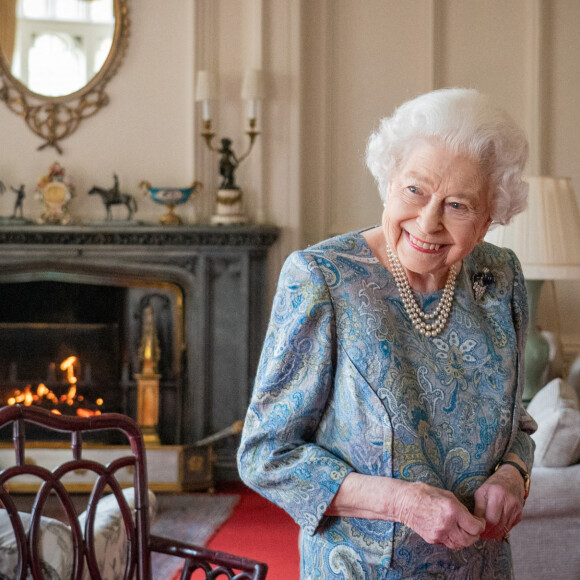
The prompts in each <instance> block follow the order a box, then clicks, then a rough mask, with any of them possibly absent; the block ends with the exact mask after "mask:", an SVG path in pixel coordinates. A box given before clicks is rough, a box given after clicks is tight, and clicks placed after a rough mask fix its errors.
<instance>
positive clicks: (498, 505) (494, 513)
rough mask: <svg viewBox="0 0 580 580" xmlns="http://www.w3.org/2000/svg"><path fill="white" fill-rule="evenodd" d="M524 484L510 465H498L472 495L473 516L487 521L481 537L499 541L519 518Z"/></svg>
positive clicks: (522, 503) (522, 502) (520, 517)
mask: <svg viewBox="0 0 580 580" xmlns="http://www.w3.org/2000/svg"><path fill="white" fill-rule="evenodd" d="M523 507H524V483H523V480H522V476H521V474H520V473H519V472H518V470H517V469H516V468H515V467H512V466H511V465H502V466H501V467H500V468H499V469H498V470H497V471H496V472H495V473H494V474H493V475H491V476H490V477H489V478H488V479H487V480H486V481H485V483H484V484H483V485H482V486H481V487H480V488H479V489H478V490H477V491H476V492H475V509H474V515H475V516H477V517H481V518H484V519H485V521H486V522H487V525H486V526H485V530H484V532H483V533H482V534H481V537H482V538H489V539H493V540H502V539H504V538H506V536H507V535H508V533H509V531H510V530H511V529H512V528H513V527H514V526H515V525H516V524H517V523H519V521H520V520H521V519H522V510H523Z"/></svg>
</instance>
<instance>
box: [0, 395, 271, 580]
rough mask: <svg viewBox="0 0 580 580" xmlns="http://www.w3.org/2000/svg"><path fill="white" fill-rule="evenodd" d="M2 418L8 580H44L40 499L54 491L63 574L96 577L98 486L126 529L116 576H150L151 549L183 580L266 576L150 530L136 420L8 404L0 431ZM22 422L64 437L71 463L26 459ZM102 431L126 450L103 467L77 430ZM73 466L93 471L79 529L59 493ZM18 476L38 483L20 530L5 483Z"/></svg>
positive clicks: (260, 567) (1, 489)
mask: <svg viewBox="0 0 580 580" xmlns="http://www.w3.org/2000/svg"><path fill="white" fill-rule="evenodd" d="M10 423H12V425H13V441H14V451H15V453H16V461H15V465H13V466H10V467H6V468H4V469H2V470H1V471H0V508H4V509H5V510H6V511H7V514H8V516H9V521H10V523H11V524H12V529H13V532H14V536H15V539H16V545H17V550H18V572H17V576H15V577H16V578H18V579H19V580H24V579H25V578H26V577H27V574H28V573H30V574H31V575H32V577H33V578H34V579H42V578H44V576H43V572H42V566H43V564H42V562H41V559H40V556H39V545H40V538H41V533H42V532H41V521H42V520H41V515H42V514H43V509H44V508H45V505H46V502H47V499H48V498H49V496H53V498H54V495H56V496H57V498H58V502H57V503H59V504H60V506H61V507H62V510H63V513H65V514H66V524H67V525H68V527H69V528H70V533H71V536H72V546H73V566H72V574H71V576H70V578H71V579H74V580H80V579H81V578H82V576H83V569H84V568H85V566H86V567H87V568H88V571H89V574H90V578H92V579H100V578H101V572H100V571H99V567H98V564H97V555H98V554H96V553H95V546H94V523H95V517H96V515H95V514H96V510H97V505H98V502H99V500H100V499H101V498H103V496H104V493H105V492H106V491H107V492H108V491H110V492H112V494H114V496H115V498H116V500H117V502H118V506H119V508H120V511H121V514H122V525H123V527H124V530H125V532H126V534H127V541H128V550H127V554H126V560H125V565H124V573H123V574H122V576H120V577H122V578H123V580H129V579H132V578H137V579H139V580H150V579H151V554H152V553H154V552H158V553H163V554H169V555H173V556H177V557H180V558H182V559H183V560H184V563H183V572H182V575H181V578H182V579H183V580H185V579H187V578H189V577H190V575H191V574H192V573H193V572H195V571H197V570H201V571H202V572H205V576H199V575H195V576H194V578H196V579H197V578H206V579H214V578H220V579H221V578H228V579H230V580H263V579H264V578H266V572H267V566H266V565H265V564H263V563H260V562H257V561H254V560H250V559H247V558H242V557H238V556H234V555H232V554H226V553H223V552H217V551H214V550H209V549H207V548H204V547H199V546H194V545H190V544H186V543H184V542H177V541H174V540H170V539H167V538H161V537H158V536H155V535H151V533H150V521H149V520H150V518H149V496H148V493H149V492H148V489H147V466H146V454H145V446H144V443H143V438H142V435H141V431H140V429H139V427H138V425H137V424H136V423H135V422H134V421H133V420H132V419H130V418H129V417H127V416H125V415H121V414H117V413H108V414H103V415H101V416H97V417H89V418H80V417H68V416H63V415H54V414H52V413H49V412H48V411H46V410H44V409H41V408H38V407H23V406H19V405H16V406H9V407H3V408H1V409H0V429H2V428H3V427H5V426H6V425H8V424H10ZM28 424H32V425H34V426H35V427H31V428H32V429H38V428H39V427H40V428H42V429H43V430H47V431H49V432H60V433H68V434H70V436H71V451H72V458H71V460H70V461H66V462H65V463H63V464H61V465H60V466H59V467H57V468H55V469H52V470H48V469H46V468H44V467H41V466H39V465H31V464H29V463H27V461H26V439H25V429H26V426H27V425H28ZM104 430H113V431H116V432H120V433H122V434H124V436H125V437H126V439H127V440H128V443H129V444H130V451H128V452H127V455H126V456H125V457H121V458H117V459H115V460H113V461H111V462H110V463H109V464H107V465H103V464H101V463H98V462H96V461H94V460H90V459H83V457H82V453H83V444H82V433H83V432H95V431H104ZM126 468H129V469H132V470H133V474H134V481H133V485H134V509H131V508H130V507H129V505H128V503H127V501H126V498H125V495H124V494H123V491H122V489H121V485H120V484H119V482H118V481H117V479H116V475H117V474H118V472H119V470H121V469H124V470H126ZM75 470H89V471H91V472H93V473H94V474H95V483H94V486H93V488H92V492H91V494H90V497H89V501H88V506H87V509H86V512H85V513H86V514H87V515H86V519H85V524H84V526H83V527H84V530H82V529H81V525H80V524H79V520H78V514H77V511H76V509H75V507H74V504H73V501H71V494H69V492H67V490H66V489H65V485H64V484H63V481H62V480H63V477H65V476H66V474H69V473H71V472H74V471H75ZM125 473H126V471H125ZM23 475H28V476H30V475H33V476H35V477H36V478H38V480H39V489H38V491H37V493H36V496H35V498H34V505H33V508H32V512H31V516H30V517H29V519H30V528H29V531H28V533H26V531H25V525H24V524H23V522H22V512H19V511H18V509H17V507H16V503H15V502H14V497H15V496H14V492H12V493H11V491H10V488H11V487H12V488H13V487H14V486H13V485H12V486H11V485H10V482H11V481H13V480H14V478H15V477H18V476H23ZM63 519H64V518H63ZM177 565H178V564H177ZM176 567H177V566H176ZM29 577H30V576H29ZM107 580H109V579H107Z"/></svg>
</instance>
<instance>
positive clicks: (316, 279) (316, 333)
mask: <svg viewBox="0 0 580 580" xmlns="http://www.w3.org/2000/svg"><path fill="white" fill-rule="evenodd" d="M335 350H336V335H335V318H334V310H333V306H332V303H331V299H330V294H329V291H328V287H327V285H326V282H325V279H324V276H323V275H322V273H321V271H320V269H319V268H318V267H317V265H316V261H315V259H314V258H313V257H312V256H311V255H310V256H309V255H308V254H307V253H306V252H296V253H294V254H292V255H291V256H290V257H289V258H288V260H287V261H286V263H285V265H284V267H283V269H282V273H281V275H280V280H279V284H278V289H277V292H276V296H275V299H274V305H273V310H272V315H271V320H270V325H269V328H268V331H267V334H266V339H265V342H264V347H263V351H262V356H261V359H260V364H259V367H258V373H257V377H256V382H255V386H254V392H253V395H252V399H251V401H250V405H249V408H248V412H247V416H246V421H245V424H244V430H243V433H242V440H241V445H240V448H239V451H238V468H239V472H240V475H241V477H242V479H243V480H244V482H245V483H246V484H247V485H248V486H249V487H251V488H253V489H254V490H256V491H257V492H258V493H260V494H262V495H263V496H265V497H266V498H268V499H269V500H271V501H273V502H274V503H276V504H277V505H278V506H280V507H281V508H283V509H284V510H286V511H287V512H288V513H289V514H290V515H291V516H292V517H293V518H294V520H295V521H296V522H297V523H298V524H299V525H300V526H301V528H302V529H303V530H304V532H306V533H309V534H314V533H315V531H316V528H317V527H318V524H319V522H320V520H321V519H322V517H323V515H324V512H325V511H326V508H327V507H328V505H329V504H330V502H331V501H332V498H333V497H334V495H335V494H336V492H337V491H338V488H339V487H340V484H341V483H342V481H343V480H344V478H345V477H346V476H347V475H348V474H349V473H350V472H351V471H352V468H351V467H350V466H349V465H348V464H347V463H345V462H344V461H343V460H341V459H339V458H338V457H336V455H333V454H332V453H330V452H329V451H328V450H326V449H324V448H322V447H321V446H319V445H317V444H316V443H315V433H316V430H317V428H318V425H319V422H320V419H321V417H322V414H323V413H324V411H325V408H326V404H327V400H328V396H329V392H330V390H331V389H332V387H333V380H334V361H335Z"/></svg>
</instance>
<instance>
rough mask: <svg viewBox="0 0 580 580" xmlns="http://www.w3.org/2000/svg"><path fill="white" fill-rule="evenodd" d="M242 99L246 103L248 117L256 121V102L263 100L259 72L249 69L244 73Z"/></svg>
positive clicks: (262, 85)
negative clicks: (245, 100)
mask: <svg viewBox="0 0 580 580" xmlns="http://www.w3.org/2000/svg"><path fill="white" fill-rule="evenodd" d="M242 98H243V99H247V101H248V117H249V118H250V119H256V118H257V116H258V101H259V100H260V99H263V98H264V84H263V82H262V71H261V70H257V69H249V70H247V71H246V74H245V75H244V84H243V85H242Z"/></svg>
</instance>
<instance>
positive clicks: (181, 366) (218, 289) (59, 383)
mask: <svg viewBox="0 0 580 580" xmlns="http://www.w3.org/2000/svg"><path fill="white" fill-rule="evenodd" d="M276 236H277V230H276V229H275V228H272V227H257V226H235V227H209V226H185V227H178V228H159V227H152V226H151V227H140V226H133V227H126V228H121V227H118V226H110V227H90V226H71V227H60V226H57V227H45V226H26V227H19V228H6V227H3V228H1V229H0V246H1V252H0V404H5V402H6V399H7V398H8V396H9V395H10V393H11V392H13V391H14V390H15V389H19V390H21V389H23V388H25V387H26V385H32V387H33V388H34V387H35V386H36V385H38V384H39V383H43V384H46V386H47V387H48V388H49V389H50V390H51V391H54V392H55V393H62V392H64V391H65V390H66V389H67V388H68V386H69V385H68V383H67V381H66V376H65V374H66V373H65V372H64V371H61V370H60V368H59V364H60V362H61V361H62V360H64V359H66V358H67V357H70V356H76V357H77V359H78V362H77V363H76V366H75V369H76V371H77V374H78V377H77V380H78V383H77V385H78V389H77V392H78V393H79V394H82V397H83V398H84V400H85V402H86V404H87V405H89V404H90V405H93V406H94V404H95V403H94V402H95V401H96V400H97V399H102V404H101V406H100V407H99V408H100V409H102V410H103V412H104V411H115V412H122V413H125V414H128V415H130V416H132V417H134V418H136V384H137V383H136V379H135V376H134V375H135V374H136V373H139V372H140V370H141V369H140V358H139V347H140V344H141V336H142V329H143V320H144V310H145V308H146V307H147V306H151V307H152V309H153V313H154V321H155V328H156V333H157V336H158V339H159V347H160V353H161V358H160V360H159V367H158V372H159V374H160V375H161V378H160V420H159V436H160V439H161V442H162V443H164V444H171V445H175V444H181V443H192V442H195V441H197V440H199V439H201V438H203V437H205V436H207V435H210V434H212V433H215V432H216V431H219V430H221V429H223V428H225V427H228V426H229V425H231V424H232V423H233V422H235V421H237V420H238V419H242V418H243V416H244V414H245V410H246V407H247V404H248V400H249V395H250V392H251V384H252V380H253V375H254V372H255V368H256V365H257V360H258V357H259V352H260V348H261V342H262V338H263V332H264V329H265V313H266V305H265V303H264V298H265V284H266V282H265V280H266V277H265V267H266V253H267V250H268V247H269V246H270V245H271V244H272V243H273V242H274V241H275V239H276ZM236 445H237V441H235V440H229V441H228V440H226V441H224V442H222V443H221V444H219V445H218V446H217V449H216V451H217V455H218V461H217V465H216V475H217V477H218V478H221V479H231V478H233V477H235V475H236V470H235V448H236Z"/></svg>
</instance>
